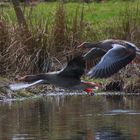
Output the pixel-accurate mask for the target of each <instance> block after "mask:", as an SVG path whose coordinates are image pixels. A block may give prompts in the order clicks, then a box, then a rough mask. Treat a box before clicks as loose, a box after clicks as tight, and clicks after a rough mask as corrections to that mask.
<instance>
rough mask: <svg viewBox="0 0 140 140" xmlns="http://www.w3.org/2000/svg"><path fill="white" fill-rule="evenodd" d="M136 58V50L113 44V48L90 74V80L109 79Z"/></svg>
mask: <svg viewBox="0 0 140 140" xmlns="http://www.w3.org/2000/svg"><path fill="white" fill-rule="evenodd" d="M135 56H136V51H135V50H133V51H130V50H128V49H127V48H126V47H124V46H122V45H119V44H113V48H112V49H110V50H109V51H108V52H107V53H106V54H105V55H104V56H103V57H102V59H101V61H100V62H99V63H98V64H97V65H96V66H95V67H93V68H92V69H91V70H90V71H89V72H88V76H89V77H90V78H92V77H96V78H106V77H109V76H111V75H113V74H114V73H116V72H118V71H119V70H120V69H121V68H123V67H125V66H126V65H127V64H128V63H130V62H131V61H132V60H133V59H134V58H135Z"/></svg>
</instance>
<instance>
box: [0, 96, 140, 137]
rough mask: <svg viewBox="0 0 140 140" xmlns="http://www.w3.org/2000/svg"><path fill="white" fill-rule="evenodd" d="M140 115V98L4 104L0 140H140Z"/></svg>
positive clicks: (62, 98) (53, 99) (47, 99)
mask: <svg viewBox="0 0 140 140" xmlns="http://www.w3.org/2000/svg"><path fill="white" fill-rule="evenodd" d="M118 112H119V113H118ZM120 112H121V113H120ZM122 112H123V113H122ZM139 112H140V97H130V96H129V97H124V96H110V97H105V96H104V97H103V96H88V95H83V96H82V95H77V96H76V95H73V96H49V97H42V98H38V99H32V100H24V101H14V102H8V103H1V104H0V140H5V139H12V140H19V139H22V140H23V139H29V140H30V139H35V140H43V139H44V140H138V139H140V125H139V123H140V116H139ZM107 113H116V114H115V115H104V114H107ZM131 113H134V114H133V115H131ZM99 114H100V115H99Z"/></svg>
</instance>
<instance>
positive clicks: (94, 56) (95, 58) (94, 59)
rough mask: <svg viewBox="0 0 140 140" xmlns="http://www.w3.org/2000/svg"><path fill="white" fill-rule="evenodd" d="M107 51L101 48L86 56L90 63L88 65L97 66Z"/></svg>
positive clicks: (91, 51) (92, 50) (94, 49)
mask: <svg viewBox="0 0 140 140" xmlns="http://www.w3.org/2000/svg"><path fill="white" fill-rule="evenodd" d="M105 53H106V52H105V51H104V50H102V49H101V48H93V49H91V50H90V51H89V52H87V53H86V54H85V55H84V59H85V60H86V61H87V62H88V64H92V66H95V65H96V64H97V63H98V62H99V61H100V60H101V57H102V56H103V55H105Z"/></svg>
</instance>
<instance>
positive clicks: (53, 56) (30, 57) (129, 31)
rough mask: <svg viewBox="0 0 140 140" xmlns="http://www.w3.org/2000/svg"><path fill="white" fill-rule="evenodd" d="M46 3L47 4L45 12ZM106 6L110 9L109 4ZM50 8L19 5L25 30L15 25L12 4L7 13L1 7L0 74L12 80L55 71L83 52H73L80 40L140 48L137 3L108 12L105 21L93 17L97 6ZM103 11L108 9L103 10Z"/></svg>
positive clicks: (63, 4) (5, 9) (139, 18)
mask: <svg viewBox="0 0 140 140" xmlns="http://www.w3.org/2000/svg"><path fill="white" fill-rule="evenodd" d="M46 4H48V5H49V6H48V9H49V10H48V11H47V10H46V8H45V6H46ZM109 4H110V7H111V3H109ZM123 4H124V2H123ZM125 4H126V3H125ZM50 5H51V3H42V7H40V5H39V4H36V5H32V6H24V5H22V6H21V7H22V11H23V14H24V17H25V20H26V23H27V28H26V29H25V27H24V26H19V24H18V23H17V22H16V16H15V14H14V10H13V8H11V7H12V6H11V5H9V10H8V9H7V8H5V7H4V8H2V14H1V16H0V38H1V39H0V66H1V67H0V75H7V76H10V77H13V76H15V75H17V74H20V75H22V74H31V73H39V72H47V71H50V70H58V69H59V68H61V66H62V63H64V62H66V57H69V56H70V55H74V54H75V53H80V54H82V53H84V52H82V51H80V50H77V49H76V46H77V45H79V44H80V43H82V42H83V41H94V42H96V41H99V40H103V39H107V38H114V39H124V40H128V41H131V42H133V43H135V44H136V45H137V46H138V47H139V46H140V15H139V13H140V10H139V9H140V6H139V3H138V2H135V3H132V2H128V4H127V6H124V7H123V8H120V9H119V10H118V11H116V12H113V13H112V12H109V13H107V15H106V16H107V17H106V18H105V13H103V15H104V17H103V18H101V17H99V16H98V15H97V14H96V13H97V12H98V10H99V12H100V11H101V9H99V4H96V3H91V6H90V5H87V4H85V3H75V5H76V6H75V9H74V10H73V11H72V9H71V8H73V7H72V3H68V4H65V3H62V2H59V3H53V6H52V7H51V6H50ZM93 5H94V6H93ZM105 5H106V4H105ZM120 5H121V4H120ZM68 6H69V10H68ZM92 6H93V7H92ZM40 8H41V9H43V10H41V9H40ZM111 9H112V7H111ZM105 10H107V9H104V10H103V11H105ZM70 11H72V13H71V14H70ZM94 11H95V12H94ZM87 13H91V15H90V14H87ZM97 17H99V18H97Z"/></svg>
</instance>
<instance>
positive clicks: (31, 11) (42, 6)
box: [1, 1, 137, 24]
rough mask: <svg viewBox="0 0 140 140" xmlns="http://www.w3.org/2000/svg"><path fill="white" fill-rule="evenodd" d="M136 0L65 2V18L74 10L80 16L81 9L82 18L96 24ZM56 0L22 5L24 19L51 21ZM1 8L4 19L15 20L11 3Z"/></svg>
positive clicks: (10, 21) (34, 22)
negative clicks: (125, 0) (54, 0)
mask: <svg viewBox="0 0 140 140" xmlns="http://www.w3.org/2000/svg"><path fill="white" fill-rule="evenodd" d="M136 3H137V2H124V1H117V2H114V1H109V2H105V3H90V4H86V3H85V4H83V3H66V4H64V6H65V12H66V17H67V20H68V21H69V20H72V19H73V17H74V16H75V13H76V10H77V13H78V16H80V13H81V10H82V9H83V10H84V11H83V12H84V19H85V21H87V22H88V23H92V24H98V23H100V24H101V23H104V22H108V21H109V20H112V18H114V17H115V18H117V17H118V16H119V13H120V12H121V11H122V10H124V9H125V8H126V7H128V6H129V5H131V6H133V5H135V4H136ZM57 5H58V4H57V3H56V2H46V3H39V4H38V5H36V6H33V7H32V8H31V7H30V6H28V7H25V8H24V6H23V11H24V12H25V15H26V19H27V20H31V21H32V24H38V22H42V23H43V24H45V23H46V22H47V23H48V24H50V23H52V21H53V19H54V15H55V12H56V8H57ZM1 10H2V13H3V14H2V16H3V18H4V19H6V21H7V22H9V23H15V22H16V16H15V13H14V10H13V8H12V5H11V6H10V7H7V8H6V7H4V8H2V9H1Z"/></svg>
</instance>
